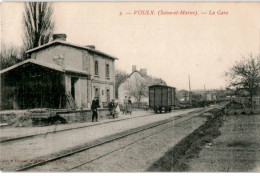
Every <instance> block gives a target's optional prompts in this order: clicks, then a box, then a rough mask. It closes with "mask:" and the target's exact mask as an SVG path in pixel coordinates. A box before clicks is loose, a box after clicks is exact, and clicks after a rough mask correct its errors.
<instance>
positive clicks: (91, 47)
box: [86, 45, 96, 49]
mask: <svg viewBox="0 0 260 176" xmlns="http://www.w3.org/2000/svg"><path fill="white" fill-rule="evenodd" d="M86 47H88V48H90V49H96V47H95V45H86Z"/></svg>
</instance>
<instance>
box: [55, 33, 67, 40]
mask: <svg viewBox="0 0 260 176" xmlns="http://www.w3.org/2000/svg"><path fill="white" fill-rule="evenodd" d="M52 38H53V40H63V41H66V38H67V35H66V34H53V36H52Z"/></svg>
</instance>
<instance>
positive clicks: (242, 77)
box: [225, 54, 260, 107]
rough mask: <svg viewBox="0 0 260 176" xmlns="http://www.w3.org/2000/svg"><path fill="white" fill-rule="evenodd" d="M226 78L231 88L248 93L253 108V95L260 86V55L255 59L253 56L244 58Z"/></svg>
mask: <svg viewBox="0 0 260 176" xmlns="http://www.w3.org/2000/svg"><path fill="white" fill-rule="evenodd" d="M225 76H226V78H227V81H228V83H229V86H230V87H231V88H235V89H236V90H237V91H239V92H243V91H246V92H248V94H249V97H250V102H251V107H252V105H253V95H254V94H255V93H256V91H257V90H258V89H259V86H260V55H259V56H257V57H254V56H253V55H252V54H251V55H249V56H248V57H243V58H242V60H241V61H239V62H236V63H235V65H233V66H232V67H231V68H230V69H229V70H228V71H227V72H226V73H225Z"/></svg>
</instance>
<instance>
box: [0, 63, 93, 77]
mask: <svg viewBox="0 0 260 176" xmlns="http://www.w3.org/2000/svg"><path fill="white" fill-rule="evenodd" d="M26 63H32V64H36V65H40V66H42V67H47V68H50V69H52V70H56V71H60V72H64V73H65V72H73V73H78V74H83V75H90V74H89V73H87V72H85V71H81V70H77V69H75V68H72V67H65V68H63V67H61V66H59V65H56V64H49V63H45V62H42V61H39V60H35V59H28V60H25V61H23V62H20V63H17V64H15V65H13V66H11V67H8V68H6V69H4V70H1V71H0V75H1V74H3V73H6V72H8V71H10V70H13V69H15V68H17V67H19V66H21V65H24V64H26Z"/></svg>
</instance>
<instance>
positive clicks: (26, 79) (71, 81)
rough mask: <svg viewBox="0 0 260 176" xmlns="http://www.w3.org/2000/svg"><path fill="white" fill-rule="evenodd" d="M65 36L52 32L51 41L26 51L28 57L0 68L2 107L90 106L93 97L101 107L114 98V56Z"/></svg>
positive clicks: (75, 107)
mask: <svg viewBox="0 0 260 176" xmlns="http://www.w3.org/2000/svg"><path fill="white" fill-rule="evenodd" d="M66 37H67V36H66V35H65V34H55V35H53V41H51V42H49V43H47V44H45V45H42V46H39V47H37V48H33V49H31V50H29V51H27V52H26V54H27V55H28V57H29V58H30V59H28V60H25V61H23V62H21V63H18V64H16V65H13V66H11V67H9V68H6V69H4V70H2V71H0V75H1V110H4V109H28V108H60V109H64V108H74V109H79V108H90V104H91V101H92V99H93V98H94V97H95V96H97V97H99V99H100V104H101V106H102V105H105V104H107V103H108V102H109V101H110V100H111V99H114V97H115V75H114V62H115V60H117V58H116V57H113V56H110V55H108V54H106V53H103V52H101V51H99V50H97V49H96V48H95V46H93V45H87V46H80V45H76V44H72V43H68V42H67V41H66Z"/></svg>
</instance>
